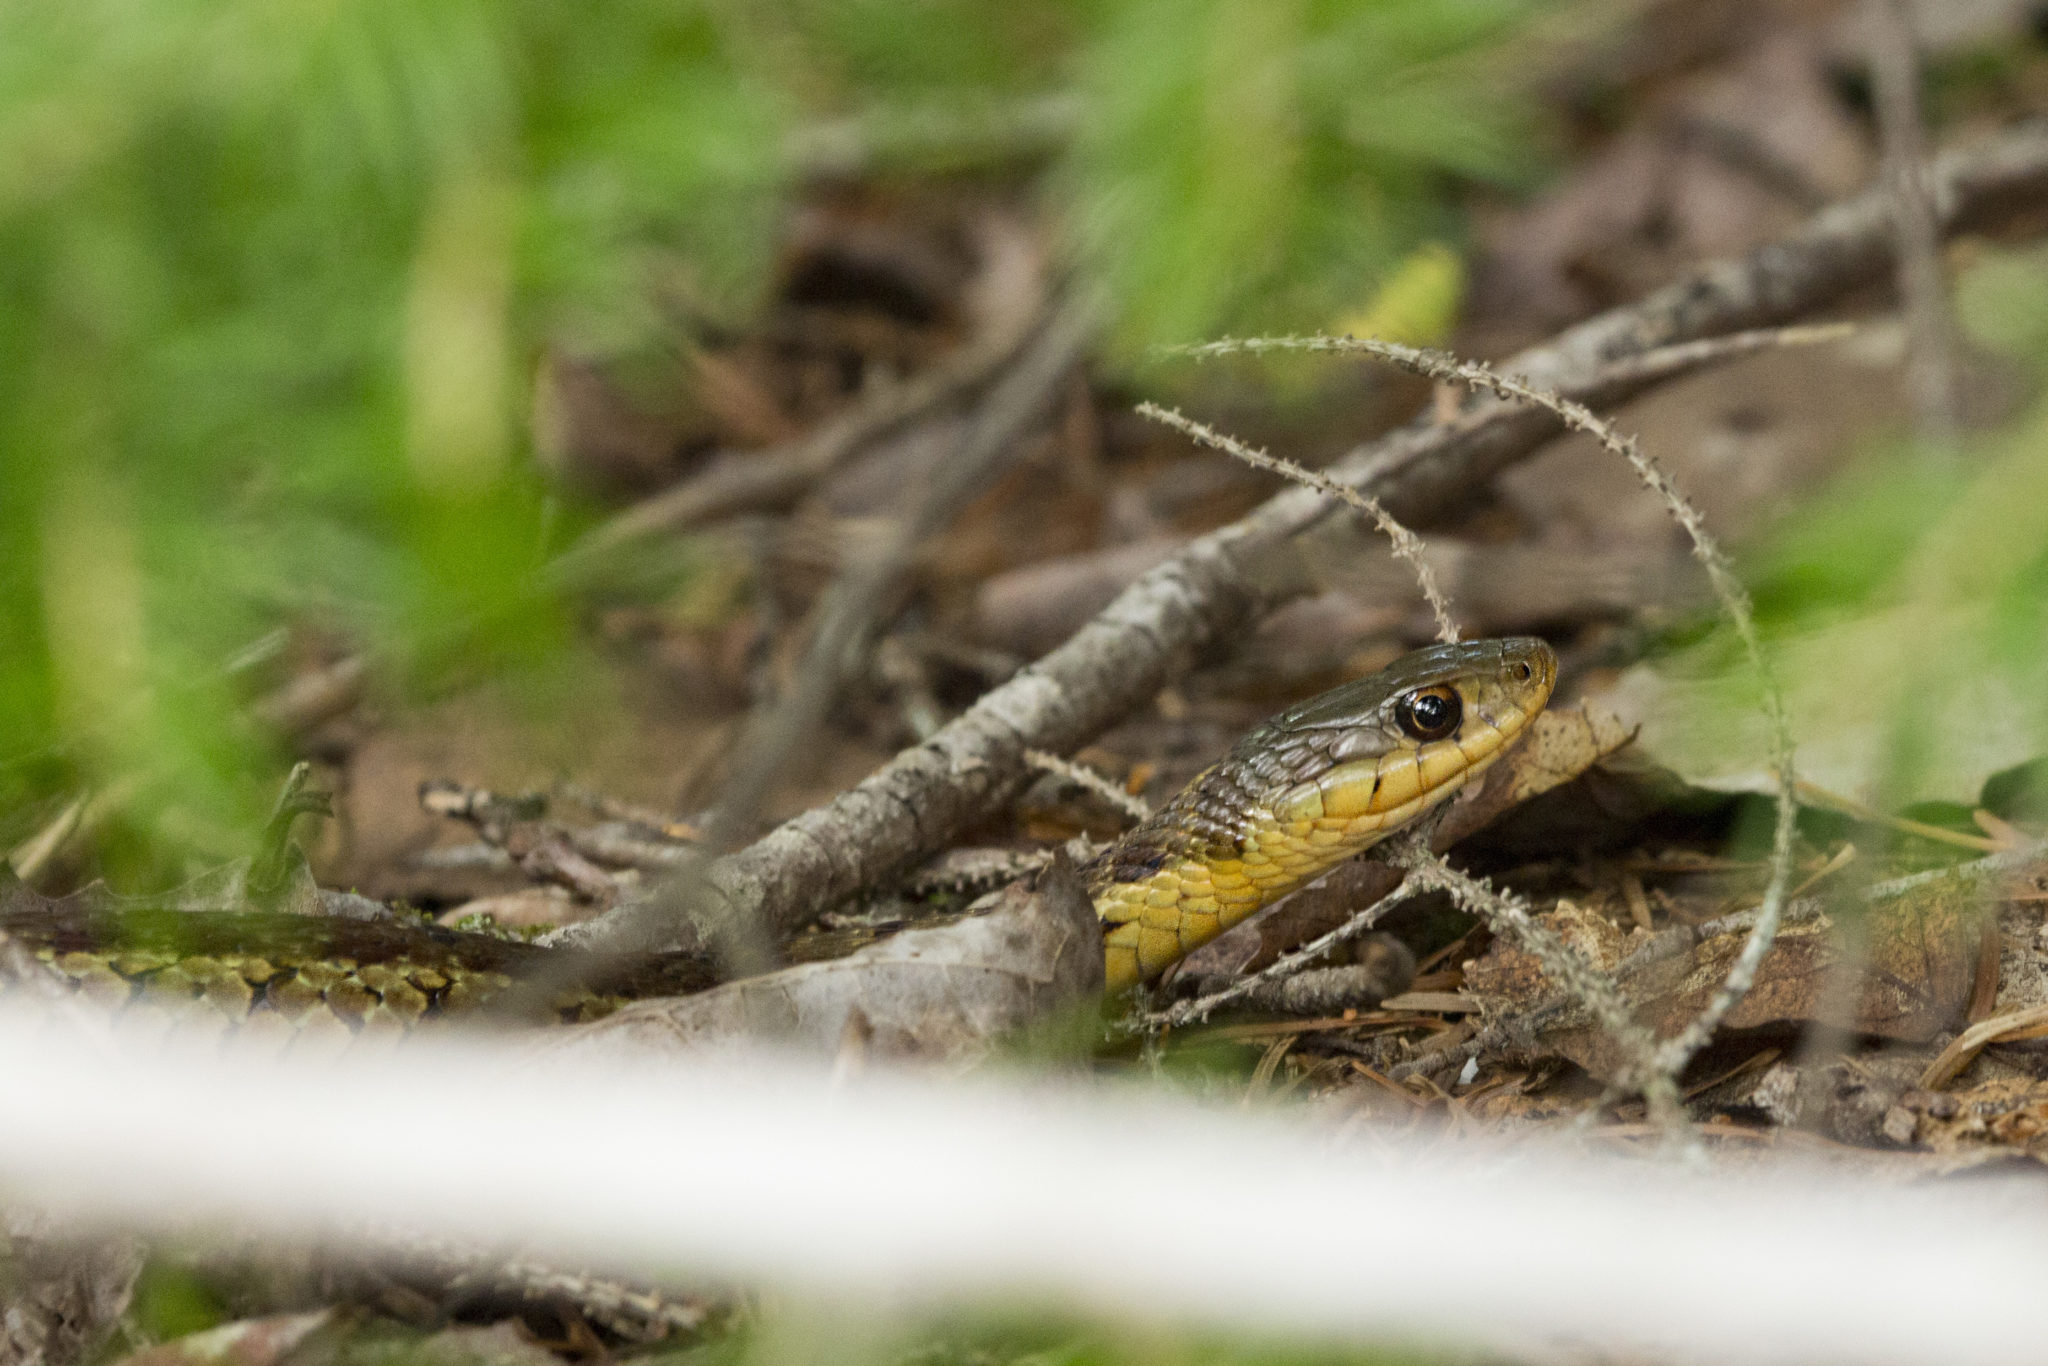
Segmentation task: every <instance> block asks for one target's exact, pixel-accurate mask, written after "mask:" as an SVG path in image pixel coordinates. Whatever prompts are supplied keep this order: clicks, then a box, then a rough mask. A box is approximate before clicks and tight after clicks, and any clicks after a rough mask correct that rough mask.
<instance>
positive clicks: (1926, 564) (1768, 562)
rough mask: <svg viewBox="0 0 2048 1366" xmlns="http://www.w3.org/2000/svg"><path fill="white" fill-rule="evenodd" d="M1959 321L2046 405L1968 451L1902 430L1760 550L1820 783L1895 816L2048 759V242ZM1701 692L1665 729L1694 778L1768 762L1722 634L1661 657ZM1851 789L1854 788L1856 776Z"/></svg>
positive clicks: (1759, 582) (1962, 281)
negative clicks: (1747, 761)
mask: <svg viewBox="0 0 2048 1366" xmlns="http://www.w3.org/2000/svg"><path fill="white" fill-rule="evenodd" d="M1955 303H1956V313H1957V317H1958V319H1959V321H1960V323H1961V325H1962V329H1963V332H1964V336H1965V339H1966V340H1967V342H1968V343H1969V344H1970V345H1971V346H1972V347H1973V348H1975V349H1976V351H1977V353H1978V354H1979V355H1988V356H1991V357H1995V358H1997V360H1998V362H1999V363H2001V364H2002V365H2003V366H2004V367H2005V368H2006V369H2007V370H2008V371H2009V372H2010V373H2012V374H2013V375H2014V376H2015V377H2016V379H2017V380H2018V381H2019V383H2021V384H2023V385H2025V386H2027V387H2029V388H2031V389H2032V390H2033V391H2034V392H2035V395H2036V396H2035V397H2034V399H2033V400H2032V401H2031V402H2030V403H2028V404H2026V405H2025V406H2023V407H2022V408H2021V409H2020V411H2019V412H2018V413H2017V414H2016V415H2015V416H2014V417H2013V418H2012V419H2011V420H2009V421H2008V422H2006V423H2005V424H2003V425H2002V426H2000V427H1998V428H1996V429H1994V430H1990V431H1984V432H1979V433H1974V434H1972V435H1971V436H1970V437H1969V438H1968V439H1967V441H1966V442H1965V443H1964V447H1963V449H1962V450H1961V451H1960V452H1950V451H1941V450H1930V449H1927V448H1926V447H1924V446H1921V445H1919V444H1917V443H1916V442H1915V441H1914V440H1912V439H1911V438H1910V437H1908V436H1905V435H1899V436H1895V437H1893V438H1889V439H1888V440H1887V441H1886V442H1885V443H1883V444H1881V445H1879V446H1878V447H1876V448H1875V449H1873V450H1871V451H1870V452H1869V453H1868V454H1867V456H1866V458H1865V459H1864V460H1862V461H1860V462H1859V463H1858V464H1857V465H1855V466H1854V467H1853V468H1852V469H1851V470H1850V472H1849V473H1847V474H1846V475H1845V476H1843V477H1842V478H1841V479H1840V480H1838V481H1837V482H1836V484H1835V485H1834V487H1832V488H1830V489H1828V490H1826V491H1824V492H1823V493H1822V494H1821V495H1820V496H1819V497H1817V498H1815V499H1813V500H1811V501H1809V502H1808V503H1807V504H1805V505H1804V506H1802V507H1801V509H1800V510H1799V513H1798V515H1797V516H1796V517H1793V518H1790V519H1788V520H1787V521H1786V522H1785V523H1784V525H1783V526H1781V527H1780V528H1779V529H1778V530H1776V531H1775V532H1773V533H1772V534H1771V535H1770V536H1769V537H1768V538H1767V539H1766V540H1765V541H1764V542H1763V543H1762V544H1760V545H1758V546H1756V547H1754V548H1753V549H1752V550H1751V551H1750V553H1749V554H1748V555H1747V556H1746V564H1745V566H1744V575H1745V578H1746V579H1747V581H1748V582H1749V583H1750V584H1751V585H1752V590H1753V593H1754V595H1755V598H1756V605H1757V610H1758V622H1759V625H1760V627H1761V628H1762V629H1763V631H1764V633H1765V636H1766V638H1767V641H1768V644H1769V647H1770V649H1771V652H1772V654H1773V655H1774V657H1775V659H1776V661H1777V664H1778V668H1779V671H1780V673H1781V675H1782V678H1783V682H1784V685H1785V688H1786V692H1787V695H1788V699H1789V701H1790V704H1791V707H1792V715H1793V723H1794V731H1795V735H1796V738H1797V739H1798V741H1799V744H1800V745H1801V747H1802V749H1803V750H1804V751H1805V753H1806V755H1807V761H1804V762H1802V765H1801V770H1802V773H1805V774H1807V775H1809V776H1812V775H1813V774H1815V773H1816V772H1820V771H1823V770H1826V771H1831V772H1832V773H1833V774H1837V775H1841V776H1839V777H1837V778H1836V781H1837V782H1840V783H1843V784H1844V785H1849V786H1853V787H1855V788H1856V789H1857V790H1856V791H1853V792H1852V793H1851V794H1850V795H1854V796H1858V797H1860V798H1863V799H1866V800H1876V801H1880V802H1883V803H1886V804H1889V805H1894V806H1906V805H1910V804H1912V803H1916V802H1924V801H1930V800H1943V801H1951V802H1963V803H1974V802H1975V801H1976V800H1977V798H1978V795H1979V791H1978V789H1979V786H1980V784H1981V783H1982V782H1983V780H1984V779H1985V778H1986V777H1987V776H1989V775H1990V774H1992V773H1995V772H1998V771H2000V770H2003V769H2007V768H2010V767H2012V766H2014V765H2017V764H2020V763H2023V762H2026V761H2028V760H2031V759H2034V758H2036V757H2038V756H2041V755H2043V754H2048V682H2044V679H2048V397H2043V396H2042V390H2043V383H2044V381H2048V249H2044V248H2041V247H2039V246H2034V247H2028V248H2021V249H1989V248H1987V249H1984V250H1982V251H1980V252H1979V253H1978V254H1977V256H1976V258H1975V259H1974V260H1973V261H1972V262H1971V263H1970V265H1969V266H1968V268H1967V269H1965V270H1964V271H1962V272H1961V274H1960V275H1959V277H1958V280H1957V285H1956V295H1955ZM1659 667H1660V669H1662V670H1663V671H1664V672H1665V673H1666V675H1667V676H1668V677H1671V678H1673V679H1678V680H1690V681H1691V682H1692V683H1693V684H1695V685H1697V686H1699V687H1700V688H1701V692H1700V693H1699V694H1698V695H1697V696H1693V697H1691V698H1689V699H1688V700H1687V701H1686V702H1685V703H1684V704H1683V705H1682V706H1681V705H1680V704H1679V703H1678V701H1677V700H1676V699H1673V700H1672V703H1671V708H1670V709H1671V710H1687V711H1691V712H1693V713H1694V715H1692V716H1691V717H1690V718H1688V719H1686V720H1685V721H1683V722H1680V723H1674V724H1670V725H1669V726H1668V727H1667V728H1666V729H1665V730H1663V732H1662V733H1660V734H1659V736H1658V737H1657V739H1658V744H1659V748H1660V750H1661V751H1662V752H1663V753H1664V754H1665V755H1666V756H1667V757H1668V758H1670V759H1671V760H1672V761H1674V762H1676V763H1678V764H1679V766H1680V767H1681V768H1685V769H1688V771H1693V772H1702V773H1713V772H1717V771H1724V770H1725V769H1726V767H1727V763H1728V756H1729V755H1730V754H1749V755H1756V754H1761V753H1762V747H1761V742H1760V741H1759V740H1756V739H1755V738H1754V736H1753V735H1752V737H1751V739H1748V740H1741V741H1736V740H1732V739H1731V737H1732V736H1735V735H1737V734H1739V733H1741V732H1744V731H1751V732H1754V730H1755V727H1756V724H1757V711H1756V700H1757V699H1756V693H1755V690H1754V685H1753V683H1752V682H1751V680H1750V678H1749V675H1748V670H1747V668H1746V666H1745V665H1743V664H1742V663H1741V662H1740V651H1739V648H1738V647H1737V645H1736V642H1735V641H1734V639H1733V635H1732V632H1730V631H1728V630H1727V629H1726V628H1721V627H1717V628H1716V629H1714V630H1712V631H1710V632H1709V633H1708V634H1707V635H1706V636H1705V637H1704V638H1701V639H1698V640H1696V641H1694V642H1692V643H1691V644H1689V645H1687V646H1686V647H1685V648H1683V649H1681V650H1679V651H1677V652H1676V653H1674V654H1673V655H1671V656H1669V657H1667V658H1666V659H1664V660H1663V661H1661V662H1660V665H1659ZM1851 779H1853V782H1852V781H1851Z"/></svg>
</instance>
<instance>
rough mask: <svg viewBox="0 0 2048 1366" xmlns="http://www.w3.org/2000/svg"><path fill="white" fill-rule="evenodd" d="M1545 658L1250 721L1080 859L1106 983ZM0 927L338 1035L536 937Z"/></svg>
mask: <svg viewBox="0 0 2048 1366" xmlns="http://www.w3.org/2000/svg"><path fill="white" fill-rule="evenodd" d="M1556 676H1557V659H1556V656H1554V655H1553V654H1552V653H1551V651H1550V648H1549V647H1548V646H1547V645H1545V644H1543V642H1541V641H1539V640H1534V639H1515V640H1494V641H1472V642H1466V643H1461V644H1453V645H1437V646H1432V647H1430V648H1428V649H1425V650H1418V651H1416V652H1415V653H1413V654H1409V655H1406V656H1404V657H1403V658H1401V659H1399V660H1396V661H1395V662H1394V663H1393V664H1392V665H1390V666H1388V667H1387V668H1385V669H1383V670H1381V671H1380V672H1378V673H1375V674H1372V675H1370V676H1369V677H1366V678H1361V679H1359V680H1357V681H1356V682H1352V683H1347V684H1345V685H1343V686H1342V687H1339V688H1336V689H1334V690H1332V691H1330V692H1327V693H1324V694H1322V695H1321V696H1319V697H1315V698H1312V699H1310V700H1309V701H1307V702H1303V703H1301V704H1300V705H1298V706H1295V707H1292V708H1290V709H1288V710H1287V711H1284V712H1281V713H1280V714H1279V715H1278V716H1275V717H1274V718H1273V719H1272V720H1270V721H1268V722H1266V723H1265V724H1264V725H1262V726H1260V727H1258V728H1257V729H1256V730H1254V731H1252V732H1251V733H1250V734H1249V735H1247V736H1246V737H1245V738H1244V739H1243V740H1242V741H1240V742H1239V743H1238V744H1237V746H1236V747H1235V748H1233V749H1232V750H1231V751H1230V752H1229V754H1227V755H1226V756H1224V758H1223V759H1222V760H1221V761H1219V762H1218V763H1216V764H1215V765H1213V766H1212V767H1210V768H1209V769H1207V770H1205V771H1204V772H1203V773H1202V774H1200V775H1199V776H1198V777H1196V778H1195V779H1194V781H1193V782H1191V783H1190V784H1189V785H1188V786H1187V787H1186V788H1185V789H1183V790H1182V791H1181V792H1180V793H1178V794H1177V795H1176V796H1174V797H1173V799H1172V800H1171V801H1169V802H1168V803H1167V804H1166V805H1165V806H1164V807H1162V808H1161V809H1160V810H1159V811H1158V812H1157V813H1156V814H1154V815H1153V816H1152V817H1150V818H1149V819H1147V820H1145V821H1143V822H1142V823H1140V824H1139V825H1138V826H1136V827H1135V828H1134V829H1132V830H1131V831H1130V832H1129V833H1127V834H1126V835H1125V836H1124V837H1123V838H1122V839H1120V840H1118V841H1117V842H1116V843H1115V844H1113V845H1112V846H1110V848H1109V849H1108V850H1106V851H1105V852H1104V853H1103V854H1102V855H1100V856H1099V857H1098V858H1096V859H1095V860H1093V861H1092V862H1091V863H1089V864H1088V865H1087V867H1086V868H1084V869H1083V877H1084V879H1085V880H1086V883H1087V887H1088V892H1089V895H1090V896H1091V898H1092V899H1093V900H1094V903H1095V907H1096V911H1097V913H1098V915H1099V916H1100V917H1101V919H1102V921H1103V922H1104V950H1103V951H1104V966H1105V969H1106V977H1107V981H1108V986H1109V989H1110V990H1111V991H1118V990H1123V989H1127V988H1129V987H1131V986H1134V985H1135V984H1137V983H1138V982H1140V981H1143V980H1146V979H1149V978H1152V977H1155V976H1157V975H1158V974H1159V973H1161V972H1162V971H1164V970H1165V969H1166V968H1167V967H1168V966H1169V965H1171V964H1172V963H1174V962H1177V961H1178V960H1179V959H1180V958H1182V957H1183V956H1185V955H1186V954H1187V953H1189V952H1191V951H1192V950H1193V949H1195V948H1197V947H1199V946H1200V945H1202V944H1204V943H1206V942H1208V941H1209V940H1210V939H1213V938H1214V937H1215V936H1216V935H1218V934H1220V933H1222V932H1223V931H1224V930H1226V929H1228V928H1229V927H1230V926H1232V925H1234V924H1236V923H1238V922H1239V921H1241V920H1243V919H1244V918H1245V917H1247V916H1249V915H1250V914H1252V912H1254V911H1256V910H1258V909H1260V908H1261V907H1263V906H1265V905H1267V904H1269V903H1271V902H1272V901H1274V900H1276V899H1277V898H1279V897H1280V896H1282V895H1284V894H1286V893H1287V892H1289V891H1291V890H1293V889H1294V888H1296V887H1298V886H1300V885H1302V884H1303V883H1304V882H1307V881H1309V880H1311V879H1313V878H1315V877H1316V876H1318V875H1320V874H1321V873H1322V872H1323V871H1325V870H1326V869H1328V868H1330V867H1332V866H1334V865H1335V864H1337V863H1340V862H1342V861H1343V860H1345V859H1347V858H1349V857H1351V856H1352V855H1353V854H1356V853H1358V852H1359V851H1360V850H1362V849H1365V848H1366V847H1368V846H1370V845H1372V844H1374V843H1377V842H1378V841H1379V840H1382V839H1384V838H1386V837H1387V836H1388V835H1390V834H1392V833H1394V832H1395V831H1396V830H1399V829H1401V828H1402V827H1403V826H1405V825H1407V824H1409V823H1410V822H1412V821H1413V820H1414V819H1415V818H1416V817H1417V816H1419V815H1421V814H1422V813H1423V812H1424V811H1427V810H1428V809H1429V808H1431V807H1433V806H1435V805H1436V804H1437V803H1439V802H1441V801H1443V800H1444V799H1446V798H1448V797H1449V796H1451V795H1452V794H1453V793H1454V792H1456V791H1457V790H1458V789H1459V788H1460V787H1462V786H1463V785H1464V784H1465V783H1466V782H1467V781H1468V780H1469V779H1470V778H1472V777H1473V776H1474V775H1476V774H1478V773H1479V772H1481V771H1482V770H1484V769H1485V768H1486V767H1487V766H1488V765H1489V764H1491V763H1492V762H1493V761H1494V760H1495V759H1496V758H1498V757H1499V755H1500V754H1501V752H1502V751H1503V750H1504V749H1505V748H1506V747H1507V746H1508V744H1510V743H1511V742H1512V741H1513V740H1514V739H1515V738H1516V737H1517V736H1518V735H1519V734H1520V733H1521V731H1522V730H1523V729H1524V728H1525V727H1526V726H1527V725H1528V723H1529V722H1530V720H1531V719H1533V718H1534V717H1535V715H1536V714H1537V713H1538V712H1539V711H1541V710H1542V709H1543V705H1544V703H1545V702H1546V701H1548V699H1549V697H1550V690H1551V686H1552V684H1553V683H1554V682H1555V681H1556ZM0 931H4V932H5V934H6V935H7V936H9V937H11V938H12V939H13V940H15V941H16V942H18V943H20V944H21V945H23V946H24V947H26V948H28V949H29V950H31V951H32V952H33V953H34V954H35V956H36V957H38V958H40V959H42V960H43V961H44V962H45V963H47V964H49V965H50V966H51V967H52V968H54V969H55V970H56V971H57V972H58V973H60V974H61V975H62V976H63V977H64V978H66V979H67V980H69V981H70V982H71V983H72V984H73V986H74V987H76V988H77V990H78V991H79V992H80V993H81V995H83V996H84V997H86V998H87V999H88V1000H91V1001H94V1002H96V1003H98V1004H100V1005H102V1006H103V1007H105V1008H107V1009H109V1010H115V1011H120V1012H122V1013H123V1014H130V1015H139V1016H143V1017H146V1018H149V1019H151V1020H154V1021H158V1022H160V1023H161V1024H162V1026H163V1027H164V1028H167V1029H177V1030H180V1031H181V1032H182V1031H184V1030H187V1029H190V1028H195V1027H198V1028H204V1029H207V1030H210V1031H219V1030H224V1029H235V1028H247V1029H255V1030H262V1031H265V1032H268V1033H273V1034H278V1035H280V1036H290V1037H293V1038H296V1037H299V1036H301V1035H306V1034H309V1033H310V1034H311V1035H315V1036H320V1037H325V1038H330V1039H332V1040H334V1041H335V1042H337V1043H339V1042H345V1041H346V1040H347V1039H348V1038H349V1037H352V1036H358V1035H363V1034H377V1035H383V1036H387V1037H389V1036H395V1035H397V1034H400V1033H402V1032H403V1031H404V1030H405V1029H407V1028H410V1027H411V1026H413V1025H414V1024H417V1023H419V1022H420V1021H422V1020H428V1019H433V1018H437V1017H440V1016H443V1015H450V1014H456V1013H459V1012H461V1011H463V1010H465V1009H468V1008H470V1007H473V1006H476V1005H480V1004H483V1003H485V1002H487V1001H490V1000H492V999H493V998H496V997H499V996H501V995H502V994H503V993H505V992H506V990H507V989H508V988H509V987H511V986H512V985H513V984H514V983H516V982H518V981H520V980H521V979H522V978H524V977H526V976H529V975H533V974H534V973H535V972H536V971H537V969H538V966H539V964H540V963H541V962H542V961H543V960H545V959H548V958H550V957H552V956H553V954H552V953H551V951H549V950H545V949H540V948H537V947H535V946H533V945H528V944H520V943H513V942H508V941H504V940H498V939H493V938H490V937H487V936H482V935H472V934H461V933H458V932H455V931H450V930H442V929H436V928H433V927H426V926H418V925H407V924H401V923H396V922H364V921H351V920H339V919H331V918H327V917H319V916H302V915H290V914H283V913H247V912H192V911H181V910H162V909H158V910H151V909H148V908H146V907H144V908H135V907H130V906H120V905H115V904H111V902H110V900H109V899H106V898H101V899H98V900H94V899H93V898H91V897H90V896H87V895H84V894H81V896H79V897H73V898H67V899H65V900H64V901H53V900H50V899H49V898H45V897H39V896H36V895H35V894H34V893H32V892H29V891H28V890H27V889H26V888H24V887H21V886H19V885H18V884H17V885H15V886H14V887H12V888H5V887H0ZM842 951H843V950H842ZM802 956H814V955H813V954H811V953H806V954H804V955H802ZM712 980H714V979H713V976H712V974H711V971H710V964H709V963H708V962H706V961H705V960H703V959H702V958H701V957H698V958H690V957H688V956H673V957H670V958H668V959H666V960H661V961H654V960H650V961H648V962H644V963H639V964H636V965H634V967H633V970H632V972H631V973H630V974H629V975H627V976H625V977H622V978H621V977H614V978H613V979H611V980H606V981H603V982H595V981H592V982H570V983H568V984H567V985H562V986H560V987H559V988H558V989H556V990H553V991H552V992H551V993H550V994H549V998H548V999H547V1000H546V1001H543V1002H538V1003H534V1004H538V1005H539V1006H540V1007H541V1010H542V1013H543V1014H544V1015H546V1016H549V1017H551V1018H555V1019H562V1020H578V1019H591V1018H594V1017H596V1016H598V1015H601V1014H604V1013H607V1012H608V1011H609V1010H610V1009H612V1008H613V1007H614V1006H616V1005H617V1004H619V1003H620V1002H621V1001H623V1000H627V999H632V998H634V997H639V996H647V995H659V994H676V993H680V992H687V991H692V990H699V989H702V988H703V987H705V986H707V985H710V984H711V982H712ZM195 1020H196V1021H198V1023H197V1024H196V1025H195V1024H194V1021H195Z"/></svg>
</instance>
